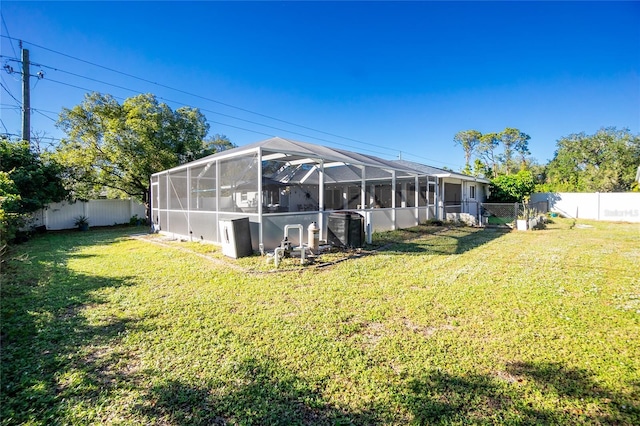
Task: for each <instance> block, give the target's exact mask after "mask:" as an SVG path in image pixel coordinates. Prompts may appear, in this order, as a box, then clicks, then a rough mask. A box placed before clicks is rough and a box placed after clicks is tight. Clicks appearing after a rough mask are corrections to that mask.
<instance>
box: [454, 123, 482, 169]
mask: <svg viewBox="0 0 640 426" xmlns="http://www.w3.org/2000/svg"><path fill="white" fill-rule="evenodd" d="M481 137H482V133H480V132H479V131H477V130H463V131H460V132H458V133H456V134H455V136H454V137H453V142H454V143H455V144H456V145H460V146H462V149H463V150H464V161H465V166H464V170H463V172H464V173H466V174H469V175H470V174H471V165H470V163H471V156H472V155H473V152H474V151H475V149H476V146H478V143H480V138H481Z"/></svg>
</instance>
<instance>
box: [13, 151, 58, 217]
mask: <svg viewBox="0 0 640 426" xmlns="http://www.w3.org/2000/svg"><path fill="white" fill-rule="evenodd" d="M0 172H5V173H6V176H5V177H6V180H7V181H11V182H12V185H13V187H14V188H15V189H16V191H17V192H15V195H18V196H19V200H17V201H15V200H14V202H13V203H12V205H13V206H14V207H12V211H15V212H16V213H31V212H34V211H36V210H39V209H41V208H44V207H46V206H47V205H48V204H49V203H52V202H56V201H61V200H63V199H64V198H65V196H66V195H67V192H66V191H65V189H64V187H63V185H62V180H61V175H62V168H61V167H60V165H59V164H57V163H56V162H55V161H52V160H49V159H43V158H41V156H40V155H39V154H38V153H36V152H34V151H33V150H32V149H31V147H30V146H29V142H26V141H11V140H9V139H7V138H0ZM4 188H5V191H6V188H11V186H10V185H9V184H8V182H5V185H4ZM4 195H5V196H6V195H8V194H7V193H5V194H4Z"/></svg>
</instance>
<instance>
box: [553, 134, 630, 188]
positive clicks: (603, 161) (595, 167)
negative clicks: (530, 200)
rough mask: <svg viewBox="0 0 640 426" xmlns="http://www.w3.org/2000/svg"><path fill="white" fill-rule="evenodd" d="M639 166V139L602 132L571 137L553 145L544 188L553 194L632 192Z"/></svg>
mask: <svg viewBox="0 0 640 426" xmlns="http://www.w3.org/2000/svg"><path fill="white" fill-rule="evenodd" d="M638 165H640V135H633V134H631V133H630V131H629V130H628V129H623V130H616V128H615V127H610V128H602V129H600V130H598V131H597V132H596V133H595V134H593V135H587V134H585V133H584V132H582V133H578V134H571V135H569V136H566V137H563V138H562V139H560V140H559V141H558V142H557V150H556V153H555V156H554V158H553V159H552V160H551V161H550V162H549V164H548V166H547V171H546V175H547V182H546V185H545V186H546V187H547V189H548V190H550V191H557V192H562V191H564V192H596V191H599V192H621V191H630V190H632V188H633V182H634V180H635V176H636V171H637V168H638Z"/></svg>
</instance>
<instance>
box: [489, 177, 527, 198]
mask: <svg viewBox="0 0 640 426" xmlns="http://www.w3.org/2000/svg"><path fill="white" fill-rule="evenodd" d="M535 186H536V182H535V179H534V177H533V174H532V173H531V171H530V170H520V171H519V172H518V173H516V174H515V175H501V176H498V177H496V178H494V179H492V180H491V186H490V190H491V196H490V197H489V200H488V201H489V202H491V203H515V202H519V201H522V200H523V199H524V198H525V197H528V196H529V195H530V194H531V193H532V192H533V190H534V189H535Z"/></svg>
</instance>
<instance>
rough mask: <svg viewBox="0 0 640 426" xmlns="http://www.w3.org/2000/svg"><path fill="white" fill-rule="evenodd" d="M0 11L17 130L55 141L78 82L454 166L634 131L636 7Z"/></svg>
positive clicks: (539, 154)
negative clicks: (493, 141) (27, 112)
mask: <svg viewBox="0 0 640 426" xmlns="http://www.w3.org/2000/svg"><path fill="white" fill-rule="evenodd" d="M1 11H2V17H3V20H4V21H3V23H2V35H3V36H5V37H2V39H1V47H2V51H1V54H2V58H1V59H2V65H3V66H4V65H6V64H8V65H11V66H12V67H13V68H14V69H16V70H18V69H19V68H20V64H19V63H18V62H16V61H15V58H16V57H19V55H20V50H19V47H18V43H17V41H15V40H10V39H8V38H7V37H6V36H10V37H13V38H16V39H21V40H23V41H24V46H25V48H27V49H29V51H30V57H31V61H32V62H33V63H35V64H39V66H36V65H33V66H32V67H31V72H32V74H35V73H37V72H38V71H43V72H44V74H45V76H44V78H43V79H40V80H38V79H37V78H32V82H31V83H32V84H31V86H32V100H31V106H32V108H33V109H34V110H35V111H34V113H33V115H32V129H33V131H35V132H37V133H39V134H41V135H42V134H44V136H45V137H49V138H53V139H54V140H55V139H57V138H61V137H64V134H63V133H61V132H60V131H59V130H58V129H56V128H55V126H54V120H55V118H56V117H57V113H59V112H60V110H61V108H62V107H73V106H74V105H76V104H78V103H80V102H81V101H82V98H83V96H84V94H85V93H86V91H87V90H85V89H89V90H93V91H100V92H103V93H110V94H112V95H114V96H116V97H118V98H121V99H124V98H126V97H130V96H134V95H135V94H137V93H147V92H151V93H154V94H156V95H157V96H158V97H160V98H162V100H164V101H165V102H167V103H168V104H169V105H170V106H171V107H172V108H174V109H175V108H177V107H179V106H183V105H188V106H193V107H198V108H201V109H202V110H203V112H204V114H205V115H206V116H207V119H208V121H209V123H210V124H211V133H222V134H225V135H227V136H228V137H229V138H230V139H231V141H232V142H234V143H235V144H237V145H245V144H248V143H251V142H255V141H258V140H262V139H265V138H266V137H268V136H269V135H277V136H282V137H288V138H293V139H298V140H304V141H308V142H312V143H319V144H324V145H330V146H341V147H344V148H346V149H350V150H356V151H361V152H366V153H369V154H374V155H378V156H380V157H383V158H397V157H398V155H400V153H402V157H403V158H405V159H409V160H414V161H421V162H424V163H427V164H431V165H435V166H440V167H442V166H446V167H449V168H452V169H456V170H458V169H460V168H461V167H462V166H463V163H464V156H463V153H462V150H461V149H460V148H459V147H456V146H454V144H453V142H452V139H453V136H454V134H455V133H456V132H458V131H460V130H466V129H476V130H479V131H481V132H483V133H485V132H493V131H495V132H497V131H501V130H503V129H504V128H505V127H517V128H519V129H520V130H522V131H524V132H525V133H527V134H529V135H530V136H531V140H530V150H531V152H532V156H533V157H534V158H535V159H537V160H538V161H539V162H542V163H545V162H547V161H548V160H549V159H551V158H552V157H553V153H554V151H555V148H556V141H557V140H558V139H559V138H561V137H563V136H567V135H569V134H571V133H577V132H583V131H584V132H586V133H594V132H595V131H597V130H598V129H599V128H601V127H606V126H616V127H618V128H629V129H630V130H631V131H632V132H633V133H639V132H640V3H639V2H630V1H628V2H619V3H618V2H602V3H600V2H537V3H528V2H444V3H441V2H394V3H387V2H351V3H344V2H340V3H332V2H259V3H249V2H233V3H227V2H190V3H189V2H179V3H178V2H151V1H150V2H31V1H7V0H3V1H2V6H1ZM65 55H66V56H65ZM74 58H77V59H81V60H83V61H85V62H81V61H78V60H77V59H74ZM87 62H91V63H95V64H99V65H103V66H104V67H107V68H111V69H113V70H116V71H119V72H120V73H116V72H112V71H109V70H107V69H104V68H100V67H96V66H94V65H91V64H88V63H87ZM0 73H1V75H2V85H3V87H4V89H0V102H1V104H2V109H1V110H0V112H1V114H2V115H1V118H2V123H1V124H0V132H8V133H13V134H19V133H20V129H21V125H20V113H19V109H18V107H19V101H20V95H21V89H20V76H19V75H17V74H15V73H14V74H9V73H7V72H5V70H0ZM72 73H73V74H72ZM122 73H125V74H130V75H132V76H136V77H139V78H138V79H136V78H132V77H128V76H126V75H123V74H122ZM74 74H75V75H74ZM143 80H147V81H143ZM150 82H154V83H158V84H152V83H150ZM105 83H109V84H111V86H110V85H107V84H105ZM113 85H116V86H121V87H122V88H117V87H114V86H113ZM72 86H77V87H80V88H76V87H72ZM125 88H126V89H125ZM127 89H132V90H127ZM173 89H177V90H173ZM8 92H10V93H11V94H9V93H8ZM194 94H195V95H197V96H193V95H194ZM14 97H15V98H16V99H13V98H14ZM254 113H257V114H254ZM274 118H275V119H277V120H274ZM267 126H271V127H267ZM300 126H302V127H300ZM273 127H276V128H277V129H274V128H273ZM49 141H50V140H49Z"/></svg>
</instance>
